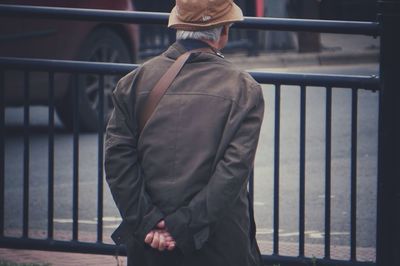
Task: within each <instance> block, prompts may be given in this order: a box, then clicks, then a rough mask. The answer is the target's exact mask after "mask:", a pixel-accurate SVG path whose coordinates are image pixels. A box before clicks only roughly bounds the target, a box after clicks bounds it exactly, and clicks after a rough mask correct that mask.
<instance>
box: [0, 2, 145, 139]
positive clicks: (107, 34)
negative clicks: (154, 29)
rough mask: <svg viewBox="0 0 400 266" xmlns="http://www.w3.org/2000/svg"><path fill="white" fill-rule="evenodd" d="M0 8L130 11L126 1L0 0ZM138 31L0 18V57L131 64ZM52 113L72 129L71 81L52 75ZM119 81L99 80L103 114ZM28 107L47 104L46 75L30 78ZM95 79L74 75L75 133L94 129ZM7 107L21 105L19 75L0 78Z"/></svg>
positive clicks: (114, 26) (95, 24) (129, 27)
mask: <svg viewBox="0 0 400 266" xmlns="http://www.w3.org/2000/svg"><path fill="white" fill-rule="evenodd" d="M1 4H15V5H35V6H53V7H56V6H57V7H69V8H90V9H108V10H127V11H132V10H133V5H132V2H131V0H113V1H109V0H76V1H71V0H70V1H66V0H57V1H54V0H53V1H51V0H30V1H29V0H10V1H7V0H4V1H1ZM138 45H139V42H138V27H137V25H133V24H114V23H106V22H84V21H72V20H68V21H67V20H53V19H52V20H49V19H33V18H11V17H0V56H7V57H24V58H45V59H50V58H51V59H62V60H82V61H98V62H114V63H120V62H121V63H122V62H123V63H128V62H135V61H136V58H137V52H138ZM55 77H56V83H55V84H56V87H55V88H56V90H55V97H56V110H57V113H58V115H59V118H60V119H61V121H62V122H63V123H64V125H65V126H66V127H67V128H71V127H72V124H73V121H72V120H73V119H72V114H73V110H72V108H73V102H72V90H71V88H72V86H73V84H75V83H73V82H72V79H71V77H72V75H67V74H56V76H55ZM118 79H119V77H116V76H106V77H105V97H104V99H105V100H104V104H105V108H106V111H105V114H106V117H105V118H107V116H108V114H109V111H110V110H111V109H112V102H111V100H110V95H111V91H112V89H113V88H114V87H115V85H116V82H117V81H118ZM30 84H31V93H30V103H31V105H47V104H48V78H47V74H46V73H31V75H30ZM98 84H99V77H98V76H97V75H89V74H88V75H79V79H78V86H79V93H80V95H79V96H80V103H79V107H80V108H79V110H80V112H79V121H80V123H79V124H80V128H81V129H82V130H86V131H93V130H96V129H97V126H98V115H97V109H98V103H99V95H98ZM5 97H6V105H7V106H20V105H22V104H23V78H22V73H20V72H19V73H18V72H10V71H8V72H7V73H6V78H5Z"/></svg>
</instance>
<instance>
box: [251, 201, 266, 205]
mask: <svg viewBox="0 0 400 266" xmlns="http://www.w3.org/2000/svg"><path fill="white" fill-rule="evenodd" d="M254 206H265V203H264V202H261V201H255V202H254Z"/></svg>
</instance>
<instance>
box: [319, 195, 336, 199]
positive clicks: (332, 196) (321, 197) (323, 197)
mask: <svg viewBox="0 0 400 266" xmlns="http://www.w3.org/2000/svg"><path fill="white" fill-rule="evenodd" d="M318 198H320V199H325V195H319V196H318ZM334 198H335V196H334V195H331V199H334Z"/></svg>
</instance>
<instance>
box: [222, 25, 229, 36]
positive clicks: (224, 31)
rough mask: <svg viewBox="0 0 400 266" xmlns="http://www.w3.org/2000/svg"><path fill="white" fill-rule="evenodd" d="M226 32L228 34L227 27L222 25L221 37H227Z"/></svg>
mask: <svg viewBox="0 0 400 266" xmlns="http://www.w3.org/2000/svg"><path fill="white" fill-rule="evenodd" d="M228 32H229V25H228V24H226V25H224V26H223V28H222V32H221V35H228Z"/></svg>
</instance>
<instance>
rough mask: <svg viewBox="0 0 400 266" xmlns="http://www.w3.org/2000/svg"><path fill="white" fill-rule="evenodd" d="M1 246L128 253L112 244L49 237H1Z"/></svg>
mask: <svg viewBox="0 0 400 266" xmlns="http://www.w3.org/2000/svg"><path fill="white" fill-rule="evenodd" d="M0 247H2V248H12V249H31V250H45V251H61V252H72V253H86V254H102V255H114V256H115V255H116V254H117V252H118V254H119V255H126V251H125V248H123V247H122V246H120V247H118V246H116V245H112V244H104V243H102V244H100V243H87V242H80V241H60V240H50V241H49V240H47V239H31V238H14V237H1V238H0Z"/></svg>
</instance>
